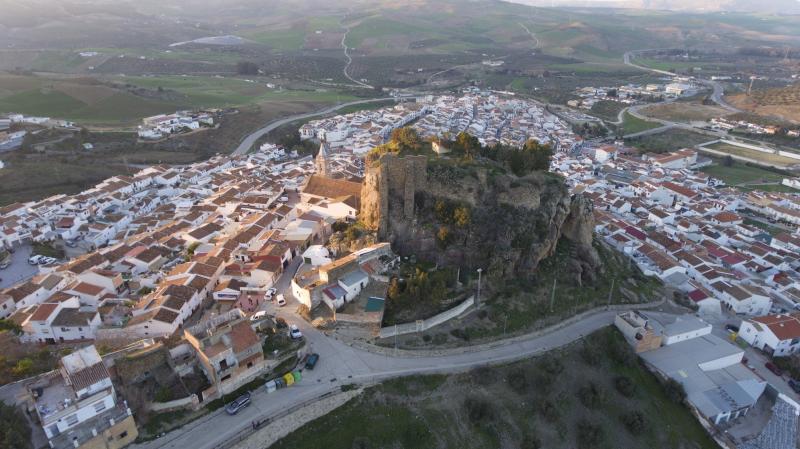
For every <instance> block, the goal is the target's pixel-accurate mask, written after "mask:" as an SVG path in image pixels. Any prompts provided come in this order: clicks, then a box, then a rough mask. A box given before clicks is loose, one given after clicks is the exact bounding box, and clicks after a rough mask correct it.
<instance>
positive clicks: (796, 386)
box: [789, 379, 800, 394]
mask: <svg viewBox="0 0 800 449" xmlns="http://www.w3.org/2000/svg"><path fill="white" fill-rule="evenodd" d="M789 386H790V387H792V390H794V392H795V393H797V394H800V382H798V381H796V380H794V379H789Z"/></svg>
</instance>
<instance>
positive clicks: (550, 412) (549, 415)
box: [536, 399, 561, 423]
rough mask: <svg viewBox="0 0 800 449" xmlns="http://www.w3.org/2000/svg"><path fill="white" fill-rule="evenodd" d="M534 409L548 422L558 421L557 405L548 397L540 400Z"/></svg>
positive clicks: (559, 415) (559, 413) (559, 414)
mask: <svg viewBox="0 0 800 449" xmlns="http://www.w3.org/2000/svg"><path fill="white" fill-rule="evenodd" d="M536 411H537V412H539V414H540V415H542V418H544V419H545V420H546V421H548V422H550V423H554V422H556V421H558V419H559V418H560V417H561V412H560V411H559V410H558V407H557V406H556V404H555V403H553V401H551V400H549V399H545V400H543V401H540V402H539V404H538V406H537V408H536Z"/></svg>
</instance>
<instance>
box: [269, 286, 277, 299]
mask: <svg viewBox="0 0 800 449" xmlns="http://www.w3.org/2000/svg"><path fill="white" fill-rule="evenodd" d="M275 293H278V289H277V288H275V287H270V288H268V289H267V298H272V297H273V296H275Z"/></svg>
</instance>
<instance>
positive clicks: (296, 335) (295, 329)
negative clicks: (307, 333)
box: [289, 324, 303, 340]
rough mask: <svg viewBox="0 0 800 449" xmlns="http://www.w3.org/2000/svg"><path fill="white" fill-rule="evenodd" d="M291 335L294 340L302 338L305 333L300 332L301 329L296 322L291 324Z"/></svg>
mask: <svg viewBox="0 0 800 449" xmlns="http://www.w3.org/2000/svg"><path fill="white" fill-rule="evenodd" d="M289 337H291V338H292V340H300V339H301V338H303V333H302V332H300V329H299V328H298V327H297V325H296V324H292V325H291V326H289Z"/></svg>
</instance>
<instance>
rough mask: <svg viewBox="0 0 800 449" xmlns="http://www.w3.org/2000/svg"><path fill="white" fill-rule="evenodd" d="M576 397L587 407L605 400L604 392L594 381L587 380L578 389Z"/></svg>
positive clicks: (593, 406)
mask: <svg viewBox="0 0 800 449" xmlns="http://www.w3.org/2000/svg"><path fill="white" fill-rule="evenodd" d="M577 395H578V399H579V400H580V401H581V404H583V405H584V406H585V407H587V408H597V407H599V406H600V405H601V404H602V403H603V401H605V393H604V392H603V390H602V388H601V387H600V386H598V385H597V384H595V383H594V382H589V383H588V384H586V385H584V386H583V387H581V388H579V389H578V393H577Z"/></svg>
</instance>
